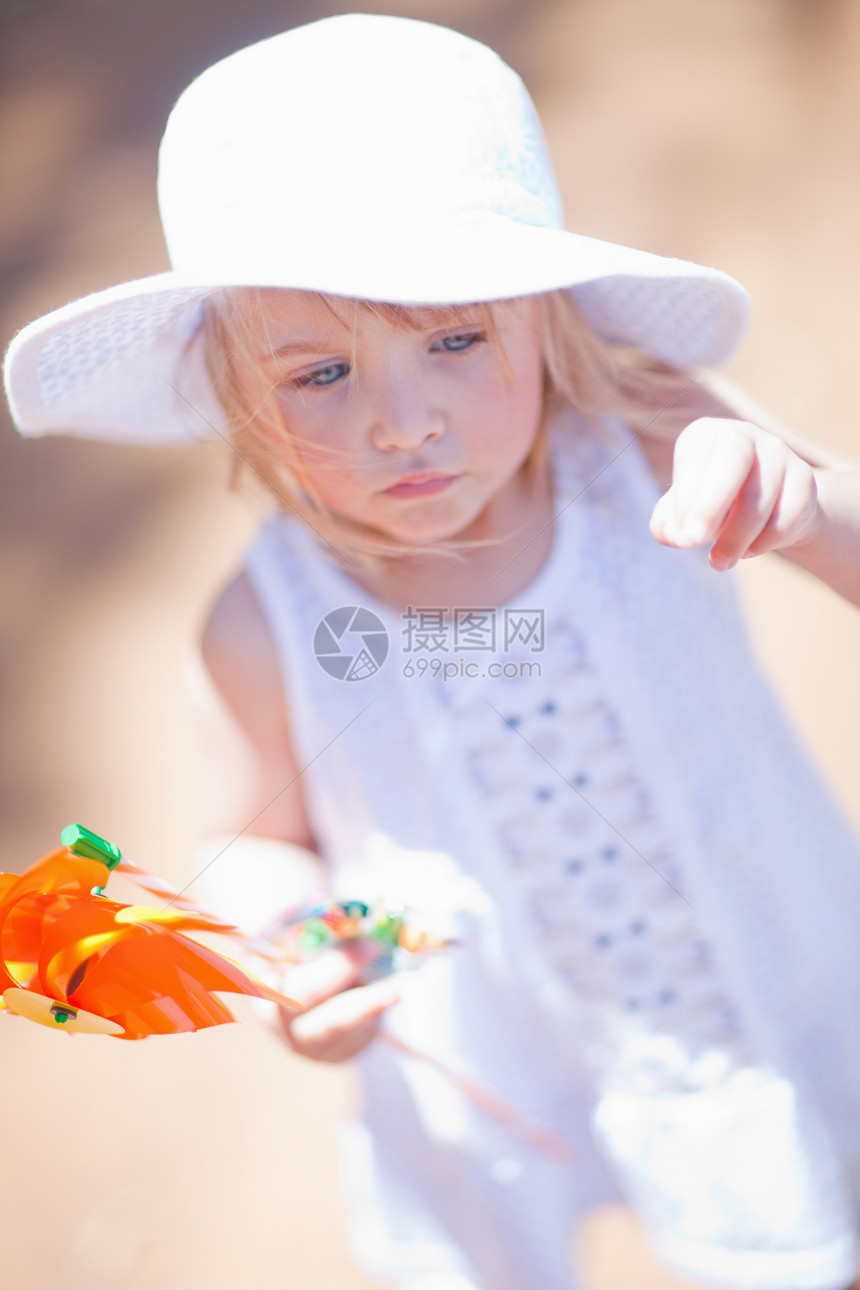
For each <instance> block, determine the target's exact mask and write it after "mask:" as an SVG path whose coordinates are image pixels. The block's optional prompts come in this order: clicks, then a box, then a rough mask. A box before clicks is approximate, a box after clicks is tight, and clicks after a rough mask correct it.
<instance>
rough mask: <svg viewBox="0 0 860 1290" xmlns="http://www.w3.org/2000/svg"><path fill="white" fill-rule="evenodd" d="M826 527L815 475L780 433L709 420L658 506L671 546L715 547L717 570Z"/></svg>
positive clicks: (655, 529) (689, 431)
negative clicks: (710, 543) (821, 523)
mask: <svg viewBox="0 0 860 1290" xmlns="http://www.w3.org/2000/svg"><path fill="white" fill-rule="evenodd" d="M819 523H820V508H819V504H818V488H817V485H816V477H815V471H814V469H813V467H812V466H810V465H809V463H808V462H806V461H804V460H803V459H802V458H801V457H799V456H798V455H797V453H795V452H793V451H792V450H791V448H789V446H788V444H786V443H785V442H784V440H782V439H780V438H779V436H778V435H775V434H771V433H770V432H769V431H767V430H762V429H760V428H759V427H758V426H755V425H752V424H751V423H750V422H748V421H729V420H724V419H722V418H716V417H701V418H700V419H699V420H698V421H693V422H691V423H690V425H688V426H687V427H686V429H684V430H682V432H681V434H680V435H679V436H678V438H677V440H676V442H675V452H674V458H673V468H672V484H671V487H670V488H669V490H668V492H666V493H664V494H663V496H662V497H661V498H660V500H659V501H658V503H657V505H656V506H655V507H654V512H653V514H652V516H651V523H650V525H649V528H650V531H651V534H652V536H653V537H655V538H656V539H657V541H658V542H661V543H662V544H663V545H664V546H675V547H693V546H699V545H700V544H701V543H703V542H713V544H714V545H713V547H712V549H711V554H710V564H711V568H712V569H719V570H724V569H731V568H733V567H734V566H735V564H737V562H738V560H742V559H746V558H748V557H749V556H753V555H761V554H762V553H763V552H764V551H778V550H780V549H784V548H786V547H789V546H793V545H794V544H795V543H800V542H804V543H805V542H808V541H809V540H810V538H811V537H813V536H814V534H815V531H816V528H817V526H818V524H819Z"/></svg>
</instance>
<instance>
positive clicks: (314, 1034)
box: [201, 574, 397, 1062]
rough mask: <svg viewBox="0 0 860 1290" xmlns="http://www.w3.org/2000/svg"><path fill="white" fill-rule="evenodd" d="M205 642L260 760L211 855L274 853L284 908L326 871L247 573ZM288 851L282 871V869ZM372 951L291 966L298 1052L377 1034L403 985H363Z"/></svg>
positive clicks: (288, 1026) (335, 1054) (289, 1033)
mask: <svg viewBox="0 0 860 1290" xmlns="http://www.w3.org/2000/svg"><path fill="white" fill-rule="evenodd" d="M201 652H202V656H203V662H204V663H205V665H206V669H207V671H208V673H209V676H210V677H211V679H212V682H213V684H214V685H215V688H216V690H217V691H218V693H219V694H220V696H221V698H222V699H223V700H224V703H225V704H226V706H227V708H228V709H229V711H230V713H231V714H232V716H233V718H234V719H235V722H236V724H237V726H238V728H239V731H240V733H241V735H242V738H243V743H244V744H245V747H246V751H247V753H248V755H249V757H250V760H251V765H252V770H253V773H252V776H251V783H252V787H251V789H250V791H249V794H248V796H247V799H246V801H245V802H243V803H242V805H241V808H240V810H239V811H238V812H237V814H236V818H235V819H234V820H231V821H230V822H229V823H230V824H231V825H232V826H233V827H232V828H224V829H223V839H222V838H219V839H218V844H216V845H215V847H214V851H215V855H214V858H213V860H212V864H213V866H215V865H217V864H219V863H230V864H231V865H232V866H233V868H234V870H235V867H236V865H237V864H238V865H239V867H240V870H241V869H242V868H243V867H245V866H246V871H247V875H248V878H247V880H248V881H252V880H253V878H252V875H253V874H254V872H255V871H256V872H257V873H258V874H261V873H262V872H263V870H264V869H265V872H266V878H267V879H268V881H269V882H270V883H271V882H272V868H273V865H272V860H273V855H274V858H275V861H276V864H275V877H274V885H275V888H276V889H280V886H281V881H282V882H283V892H284V896H283V900H282V902H281V908H283V907H285V906H287V905H291V904H294V903H297V902H298V901H299V900H301V899H302V898H303V896H305V895H308V894H310V893H311V892H312V891H314V890H319V889H320V887H321V886H323V885H324V881H325V877H324V873H323V870H322V863H321V860H320V857H319V855H318V853H317V844H316V840H315V838H314V836H313V829H312V827H311V822H310V819H309V817H308V812H307V808H306V805H305V800H304V794H303V792H302V783H301V777H302V769H303V768H302V766H301V765H300V764H299V762H298V759H297V758H296V755H295V752H294V750H293V745H292V740H291V738H290V732H289V723H288V715H287V710H286V704H285V702H284V686H283V679H282V676H281V669H280V663H279V661H278V656H277V651H276V648H275V644H274V641H273V640H272V636H271V633H270V631H269V627H268V623H267V622H266V619H265V616H264V614H263V611H262V608H261V606H260V603H259V601H258V600H257V597H256V595H255V593H254V590H253V587H252V586H251V583H250V582H249V580H248V578H247V576H246V575H245V574H240V575H239V576H238V577H237V578H236V579H235V580H234V581H233V582H232V583H230V585H229V586H228V587H227V588H226V590H225V591H224V592H223V593H222V595H221V596H220V598H219V600H218V601H217V603H216V604H215V607H214V608H213V610H212V612H211V615H210V617H209V621H208V622H207V624H206V627H205V629H204V632H203V637H202V641H201ZM219 844H220V845H219ZM212 849H213V848H210V850H212ZM228 853H229V861H228V860H227V858H226V857H227V854H228ZM261 860H262V861H263V862H264V863H263V865H262V867H261V863H260V862H261ZM281 861H282V863H283V879H281V876H280V873H279V872H278V870H279V869H280V862H281ZM221 912H222V913H225V912H229V911H223V910H222V911H221ZM271 912H272V913H273V914H274V913H277V912H279V911H277V910H272V911H271ZM248 930H253V931H256V930H258V929H256V928H254V929H248ZM370 954H371V951H369V950H368V947H367V946H365V945H361V944H356V945H350V946H346V947H343V948H341V949H337V950H331V951H329V952H327V953H325V954H320V955H319V957H318V958H315V959H313V960H312V961H311V962H308V963H305V964H302V965H301V966H298V967H296V968H293V969H291V970H290V971H289V972H288V973H287V975H286V978H285V981H284V985H283V988H284V990H285V991H286V993H288V994H289V995H290V996H291V997H293V998H297V999H299V1000H301V1002H303V1003H305V1004H307V1008H308V1010H307V1012H304V1013H302V1014H300V1015H299V1016H297V1017H294V1018H293V1019H292V1020H289V1019H287V1018H286V1017H285V1016H284V1014H283V1013H281V1014H280V1026H281V1029H282V1031H283V1037H284V1039H285V1040H286V1042H287V1043H288V1044H289V1046H290V1047H291V1048H293V1049H294V1050H295V1051H296V1052H300V1053H302V1054H303V1055H304V1056H307V1057H312V1058H314V1059H316V1060H318V1061H329V1062H337V1061H344V1060H346V1059H347V1058H349V1057H353V1056H355V1055H356V1053H358V1052H360V1051H361V1050H362V1049H363V1048H365V1047H366V1046H367V1045H368V1044H369V1043H370V1042H371V1040H372V1039H373V1038H374V1036H375V1035H376V1032H377V1030H378V1028H379V1019H380V1016H381V1014H382V1013H383V1012H384V1011H385V1009H386V1008H388V1007H389V1006H390V1005H391V1004H392V1003H394V1002H396V999H397V995H396V990H395V988H394V987H393V985H392V984H391V983H390V982H387V981H384V980H382V981H379V982H376V983H374V984H373V985H370V986H364V987H359V988H355V987H357V983H358V981H359V979H360V977H361V973H362V971H363V969H364V968H365V967H366V966H367V965H368V962H369V955H370Z"/></svg>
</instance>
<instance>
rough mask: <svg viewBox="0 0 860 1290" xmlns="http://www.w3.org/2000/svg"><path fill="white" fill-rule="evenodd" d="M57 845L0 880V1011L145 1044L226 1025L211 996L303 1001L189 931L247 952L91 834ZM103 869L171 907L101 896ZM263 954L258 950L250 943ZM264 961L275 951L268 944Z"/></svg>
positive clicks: (224, 1012) (71, 833) (228, 1016)
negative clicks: (226, 941)
mask: <svg viewBox="0 0 860 1290" xmlns="http://www.w3.org/2000/svg"><path fill="white" fill-rule="evenodd" d="M60 840H61V842H62V843H63V846H62V847H61V848H60V849H59V850H57V851H53V852H51V854H50V855H47V856H45V857H44V858H43V859H41V860H39V861H37V862H36V864H34V865H32V866H31V867H30V868H29V869H28V870H27V871H26V872H25V873H23V874H21V875H20V876H19V875H18V874H9V873H4V874H0V991H2V999H0V1007H3V1008H5V1009H7V1010H8V1012H10V1013H12V1014H15V1015H17V1016H21V1017H27V1018H28V1019H29V1020H31V1021H37V1022H39V1023H41V1024H42V1025H46V1026H54V1027H56V1028H61V1029H63V1030H64V1031H65V1032H66V1033H67V1034H73V1033H76V1032H84V1033H90V1034H103V1035H114V1036H116V1037H117V1038H121V1039H143V1038H145V1037H146V1036H148V1035H154V1034H175V1033H177V1032H180V1031H190V1030H201V1029H204V1028H205V1027H208V1026H217V1025H222V1024H223V1023H225V1022H230V1021H233V1020H234V1017H233V1015H232V1013H231V1012H230V1011H229V1009H228V1008H227V1006H226V1005H225V1004H224V1003H222V1002H221V1000H220V999H219V998H218V997H216V993H215V992H216V991H219V992H225V993H228V994H229V993H232V994H244V995H253V996H256V997H258V998H262V999H269V1000H271V1001H272V1002H274V1003H277V1004H279V1005H280V1006H281V1007H282V1008H285V1009H286V1010H287V1011H288V1012H290V1013H292V1014H295V1013H297V1012H301V1011H302V1004H300V1003H298V1002H297V1001H296V1000H295V999H291V998H289V997H288V996H287V995H285V994H282V993H281V992H280V991H278V990H274V989H272V988H271V987H270V986H268V985H266V983H265V982H264V981H261V980H259V979H258V978H257V977H255V976H254V975H253V974H251V973H250V972H248V971H246V970H245V969H244V968H242V967H240V966H239V964H238V963H235V962H234V961H233V960H232V959H230V958H227V957H226V956H225V955H223V954H220V953H218V952H217V951H215V950H213V949H210V948H209V947H208V946H206V945H204V944H201V943H200V942H199V941H197V940H194V939H192V938H191V937H190V936H189V935H187V933H198V934H200V933H204V934H218V935H219V936H225V937H233V938H235V939H238V940H240V941H243V942H244V943H245V944H246V945H250V944H251V943H250V942H248V940H247V938H246V937H244V936H243V935H242V933H240V932H239V931H238V929H237V928H235V927H233V926H231V925H230V924H228V923H223V922H221V921H220V919H217V918H214V917H213V916H212V915H211V914H207V913H205V912H204V911H203V910H200V909H197V908H196V907H195V906H193V905H192V904H191V902H190V901H188V900H187V899H186V898H185V897H184V896H183V895H182V894H181V893H180V892H178V891H174V890H173V889H172V888H171V887H169V886H168V885H167V884H166V883H164V882H162V880H161V879H159V878H155V877H154V876H153V875H151V874H147V873H145V872H144V871H143V870H142V869H138V868H137V867H136V866H135V865H133V864H131V863H130V862H129V861H127V860H123V859H122V856H121V854H120V851H119V849H118V848H117V847H115V846H113V845H112V844H111V843H109V842H106V841H105V840H104V839H103V838H100V837H99V836H98V835H97V834H95V833H92V832H90V831H89V830H88V829H84V828H82V826H81V825H79V824H71V825H69V827H68V828H66V829H64V830H63V833H62V835H61V839H60ZM112 870H116V871H118V872H119V873H123V874H125V875H126V876H128V877H129V878H130V879H131V880H132V881H134V882H135V883H136V884H137V885H138V886H140V887H142V888H143V889H144V890H146V891H148V892H150V893H151V894H153V895H157V896H160V897H162V898H166V900H167V901H168V902H169V903H167V904H165V905H164V907H163V908H161V909H155V908H150V907H147V906H141V905H121V904H119V903H118V902H117V901H115V900H110V899H109V898H108V897H107V896H105V895H104V887H105V884H106V883H107V880H108V878H109V876H110V873H111V871H112ZM254 950H255V952H256V953H258V954H260V955H261V956H262V957H264V956H266V954H267V950H266V947H264V946H256V945H255V946H254ZM268 954H269V955H273V954H274V952H273V951H272V950H271V947H269V949H268Z"/></svg>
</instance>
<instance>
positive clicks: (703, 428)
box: [670, 417, 757, 546]
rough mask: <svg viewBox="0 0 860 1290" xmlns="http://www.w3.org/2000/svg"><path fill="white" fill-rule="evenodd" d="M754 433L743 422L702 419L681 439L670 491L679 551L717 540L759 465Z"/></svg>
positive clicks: (677, 443)
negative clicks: (727, 517) (740, 494)
mask: <svg viewBox="0 0 860 1290" xmlns="http://www.w3.org/2000/svg"><path fill="white" fill-rule="evenodd" d="M752 431H753V427H751V426H747V425H746V423H745V422H736V421H720V420H717V419H715V418H712V417H703V418H701V419H700V420H698V421H693V422H691V424H690V425H688V426H687V427H686V429H685V430H683V431H682V432H681V434H680V435H679V436H678V440H677V442H676V444H675V455H674V464H673V476H672V487H671V489H670V493H671V494H672V502H673V509H674V519H675V527H676V533H677V536H678V537H679V538H680V541H679V542H678V543H677V545H684V546H698V545H699V544H700V543H701V542H713V541H714V540H715V538H716V537H717V534H718V533H719V532H720V529H721V527H722V525H723V522H724V521H725V519H726V516H727V515H728V513H729V511H730V510H731V509H732V506H733V504H734V502H735V500H736V499H737V497H738V495H739V493H740V491H741V489H742V488H743V487H744V484H745V483H746V482H747V480H748V478H749V476H750V474H751V472H752V471H753V469H754V467H755V465H756V461H757V456H756V444H755V442H754V439H753V437H752Z"/></svg>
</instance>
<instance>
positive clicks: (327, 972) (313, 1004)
mask: <svg viewBox="0 0 860 1290" xmlns="http://www.w3.org/2000/svg"><path fill="white" fill-rule="evenodd" d="M377 952H378V947H377V946H375V945H374V944H373V942H368V941H352V942H348V943H346V944H344V945H341V946H338V948H337V949H331V950H326V951H325V952H324V953H322V954H320V955H318V956H317V957H316V958H313V959H310V960H309V961H308V962H307V963H301V964H299V965H298V966H297V967H294V968H291V969H290V971H289V972H288V973H287V975H286V977H285V979H284V983H283V987H284V991H285V993H287V994H289V995H290V996H291V997H292V998H294V999H298V1000H299V1002H300V1003H304V1004H307V1007H308V1010H307V1012H302V1013H299V1014H298V1016H295V1017H290V1016H289V1015H288V1014H287V1013H285V1012H283V1011H280V1012H279V1018H280V1024H281V1030H282V1031H283V1035H284V1039H285V1040H286V1042H287V1043H288V1044H289V1046H290V1048H292V1049H293V1051H294V1052H297V1053H301V1054H302V1056H303V1057H310V1058H312V1059H313V1060H314V1061H318V1062H345V1061H348V1060H349V1058H350V1057H356V1056H357V1055H358V1054H359V1053H360V1052H363V1050H364V1049H365V1048H367V1046H368V1044H370V1043H371V1042H372V1040H373V1039H374V1038H375V1037H376V1034H377V1032H378V1030H379V1026H380V1019H381V1016H382V1013H383V1012H385V1010H386V1009H387V1008H390V1007H391V1005H392V1004H393V1003H397V1001H398V999H399V994H398V991H397V987H396V985H395V984H394V982H393V981H392V980H390V979H383V980H380V981H374V982H373V984H372V985H365V986H360V985H358V984H357V983H358V981H359V980H360V979H361V974H362V972H363V970H364V969H365V968H367V967H368V966H369V965H370V964H371V963H372V962H373V960H374V958H375V957H376V954H377Z"/></svg>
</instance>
